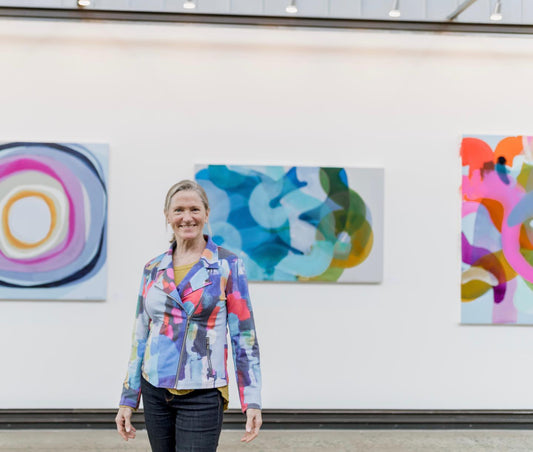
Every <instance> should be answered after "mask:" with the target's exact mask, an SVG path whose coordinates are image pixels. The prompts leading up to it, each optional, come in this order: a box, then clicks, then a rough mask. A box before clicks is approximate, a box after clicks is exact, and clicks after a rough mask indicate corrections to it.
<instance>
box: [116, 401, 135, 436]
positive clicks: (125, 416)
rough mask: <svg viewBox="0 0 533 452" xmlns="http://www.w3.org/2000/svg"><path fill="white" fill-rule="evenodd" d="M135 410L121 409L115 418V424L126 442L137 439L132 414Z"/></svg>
mask: <svg viewBox="0 0 533 452" xmlns="http://www.w3.org/2000/svg"><path fill="white" fill-rule="evenodd" d="M132 412H133V409H132V408H130V407H121V408H120V409H119V410H118V413H117V416H116V417H115V423H116V424H117V431H118V434H119V435H120V436H122V438H124V441H128V439H133V438H135V432H136V430H135V427H134V426H133V425H131V413H132Z"/></svg>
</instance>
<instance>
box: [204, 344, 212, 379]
mask: <svg viewBox="0 0 533 452" xmlns="http://www.w3.org/2000/svg"><path fill="white" fill-rule="evenodd" d="M205 345H206V348H207V378H208V379H209V378H214V375H213V365H212V364H211V348H210V347H209V337H207V336H206V338H205Z"/></svg>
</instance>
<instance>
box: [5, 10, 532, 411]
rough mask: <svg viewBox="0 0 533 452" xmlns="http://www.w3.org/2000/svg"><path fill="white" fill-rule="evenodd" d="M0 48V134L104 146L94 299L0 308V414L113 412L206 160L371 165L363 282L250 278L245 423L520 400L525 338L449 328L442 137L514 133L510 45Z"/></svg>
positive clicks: (179, 31) (375, 41)
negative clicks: (251, 361) (374, 183)
mask: <svg viewBox="0 0 533 452" xmlns="http://www.w3.org/2000/svg"><path fill="white" fill-rule="evenodd" d="M0 55H1V56H2V60H1V61H2V65H1V70H0V124H1V135H2V136H1V137H0V139H2V140H5V141H8V140H28V141H30V140H44V141H60V142H107V143H109V144H110V150H111V151H110V178H109V197H110V198H109V199H110V203H109V261H108V262H109V266H108V268H109V289H108V294H109V297H108V300H107V301H105V302H59V301H57V302H49V301H38V302H30V301H27V302H20V301H17V302H14V301H13V302H9V301H2V302H0V343H1V344H2V346H1V350H2V354H1V356H2V365H1V372H0V387H1V388H2V391H0V408H61V407H68V408H107V407H114V406H116V403H117V402H118V397H119V392H120V386H121V382H122V379H123V377H124V374H125V371H126V362H127V359H128V355H129V341H130V331H131V326H132V323H133V316H134V311H135V303H136V293H137V288H138V285H139V277H140V274H141V269H142V266H143V264H144V263H145V261H146V260H148V259H149V258H150V257H152V256H154V255H156V254H157V253H159V252H160V251H162V250H163V249H165V247H166V245H167V243H166V235H165V230H164V226H165V224H164V218H163V214H162V208H163V197H164V194H165V192H166V189H167V188H168V187H169V186H170V185H171V184H172V183H174V182H175V181H177V180H179V179H182V178H185V177H192V175H193V167H194V164H195V163H208V162H213V163H224V162H234V163H242V164H281V165H284V164H309V165H339V166H377V167H379V166H383V167H384V168H385V243H384V250H385V251H384V260H385V272H384V282H383V283H382V284H380V285H347V284H342V285H328V284H309V285H306V284H267V283H262V284H252V285H251V293H252V296H253V301H254V307H255V314H256V319H257V327H258V331H259V338H260V341H261V345H262V358H263V377H264V392H263V395H264V406H265V407H266V408H376V409H381V408H398V409H400V408H402V409H409V408H413V409H415V408H433V409H445V408H457V409H461V408H465V409H466V408H479V409H482V408H487V409H489V408H500V409H504V408H505V409H506V408H531V406H532V405H533V392H532V391H530V382H531V374H532V371H533V365H532V364H531V362H532V359H531V354H532V353H531V349H532V346H531V344H532V343H533V329H532V328H530V327H505V326H498V327H487V326H460V325H459V324H458V322H459V308H460V306H459V298H460V296H459V295H460V294H459V281H460V252H459V232H460V210H459V208H460V196H459V184H460V178H459V174H460V166H459V165H460V162H459V143H460V138H461V134H463V133H496V134H519V133H529V134H531V133H533V124H532V122H531V105H533V102H532V101H533V99H532V98H533V94H532V93H533V92H532V90H531V89H530V87H531V80H533V45H532V40H531V38H528V37H509V36H506V37H500V36H460V35H453V36H451V35H432V34H409V33H399V32H398V33H383V32H382V33H380V32H355V31H351V32H340V31H326V30H320V31H313V30H285V29H259V28H229V27H210V26H186V25H183V26H178V25H176V26H163V25H157V26H156V25H140V24H107V23H102V24H97V23H78V22H75V23H64V22H56V21H15V20H12V21H8V20H3V21H0ZM0 290H1V289H0ZM232 396H233V402H232V406H233V407H237V403H236V392H235V389H233V390H232Z"/></svg>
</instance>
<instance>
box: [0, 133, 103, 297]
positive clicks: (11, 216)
mask: <svg viewBox="0 0 533 452" xmlns="http://www.w3.org/2000/svg"><path fill="white" fill-rule="evenodd" d="M107 162H108V148H107V145H101V144H90V145H88V144H85V145H81V144H58V143H25V142H20V143H5V144H0V215H1V221H0V297H1V298H2V299H8V300H9V299H30V300H32V299H69V300H79V299H95V300H100V299H105V296H106V286H107V280H106V271H105V270H106V269H105V263H106V223H107V188H106V180H107V165H108V163H107Z"/></svg>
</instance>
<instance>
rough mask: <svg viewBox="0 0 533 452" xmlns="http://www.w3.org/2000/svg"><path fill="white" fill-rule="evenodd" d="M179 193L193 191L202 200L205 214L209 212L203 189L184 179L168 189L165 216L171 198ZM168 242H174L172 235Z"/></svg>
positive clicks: (195, 183)
mask: <svg viewBox="0 0 533 452" xmlns="http://www.w3.org/2000/svg"><path fill="white" fill-rule="evenodd" d="M180 191H194V192H195V193H196V194H198V196H199V197H200V199H201V200H202V204H203V205H204V207H205V210H206V212H209V200H208V199H207V193H206V192H205V190H204V189H203V187H202V186H201V185H200V184H199V183H198V182H195V181H193V180H189V179H184V180H180V181H179V182H178V183H176V184H174V185H173V186H172V187H170V188H169V189H168V192H167V196H166V198H165V209H164V213H165V215H166V214H167V213H168V211H169V209H170V201H171V200H172V197H173V196H174V195H175V194H176V193H178V192H180ZM170 241H171V242H172V241H174V234H172V238H171V239H170Z"/></svg>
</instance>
